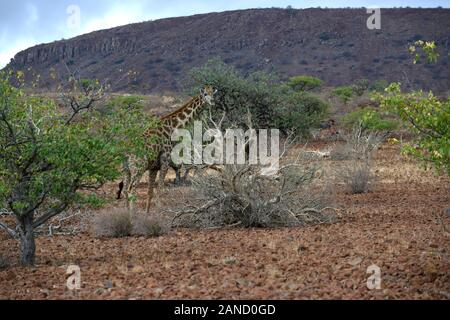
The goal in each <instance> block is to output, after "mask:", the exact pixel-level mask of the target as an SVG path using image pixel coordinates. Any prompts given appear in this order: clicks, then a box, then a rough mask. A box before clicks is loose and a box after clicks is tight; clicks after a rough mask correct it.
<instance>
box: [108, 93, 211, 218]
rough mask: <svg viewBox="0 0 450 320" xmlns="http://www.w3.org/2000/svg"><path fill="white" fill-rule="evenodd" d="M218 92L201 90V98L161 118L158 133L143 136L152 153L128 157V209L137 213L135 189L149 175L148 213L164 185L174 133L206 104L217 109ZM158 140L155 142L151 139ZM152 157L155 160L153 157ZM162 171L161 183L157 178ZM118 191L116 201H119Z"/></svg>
mask: <svg viewBox="0 0 450 320" xmlns="http://www.w3.org/2000/svg"><path fill="white" fill-rule="evenodd" d="M215 92H216V91H215V90H213V88H212V87H211V86H206V87H205V88H204V89H202V90H201V94H200V95H198V96H196V97H193V98H191V99H190V100H189V101H188V102H187V103H185V104H184V105H183V106H182V107H181V108H179V109H178V110H176V111H174V112H172V113H170V114H168V115H166V116H164V117H162V118H161V125H160V126H159V127H158V128H157V129H148V130H146V131H145V132H144V137H145V138H146V139H145V140H146V143H147V144H146V149H147V150H149V152H148V155H147V156H145V157H141V158H140V157H136V156H134V155H129V156H128V157H127V159H126V161H125V163H124V167H123V169H124V173H125V176H124V180H123V182H121V186H119V188H120V187H122V188H123V191H124V194H125V199H126V201H127V205H128V209H129V210H130V211H132V210H134V202H135V200H136V188H137V187H138V184H139V182H140V180H141V178H142V176H143V175H144V173H145V172H146V171H148V172H149V173H148V182H147V203H146V211H147V212H149V210H150V206H151V201H152V198H153V196H154V189H155V187H156V186H157V185H158V188H159V189H161V188H162V187H163V185H164V178H165V177H166V174H167V171H168V169H169V166H170V153H171V151H172V147H173V143H172V141H171V136H172V133H173V131H174V130H175V129H182V128H184V127H186V126H187V125H188V124H189V123H191V122H192V121H193V120H194V119H195V117H196V116H197V115H198V113H199V111H200V110H201V109H202V107H203V106H204V105H205V104H209V105H214V102H213V95H214V93H215ZM154 136H156V141H152V137H154ZM150 154H153V157H151V156H150ZM158 171H159V181H158V183H157V182H156V177H157V174H158ZM122 188H120V189H119V192H118V195H117V197H118V198H120V194H121V190H122Z"/></svg>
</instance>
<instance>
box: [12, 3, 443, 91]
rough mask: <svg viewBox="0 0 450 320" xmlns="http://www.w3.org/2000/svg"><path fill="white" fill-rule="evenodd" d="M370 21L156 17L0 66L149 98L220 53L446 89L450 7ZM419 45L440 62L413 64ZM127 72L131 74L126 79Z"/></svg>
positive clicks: (317, 12)
mask: <svg viewBox="0 0 450 320" xmlns="http://www.w3.org/2000/svg"><path fill="white" fill-rule="evenodd" d="M368 17H369V14H367V13H366V9H364V8H360V9H320V8H316V9H304V10H296V9H276V8H272V9H249V10H239V11H228V12H221V13H208V14H201V15H194V16H188V17H177V18H169V19H161V20H156V21H148V22H143V23H137V24H130V25H126V26H121V27H116V28H112V29H108V30H101V31H96V32H92V33H89V34H85V35H81V36H78V37H75V38H72V39H69V40H61V41H55V42H53V43H49V44H41V45H37V46H35V47H32V48H29V49H27V50H24V51H22V52H20V53H18V54H17V55H16V56H15V57H14V59H13V60H11V63H10V64H9V65H8V66H7V67H6V68H7V69H13V70H25V69H27V68H29V67H32V68H33V69H34V70H36V71H37V72H39V73H40V74H41V76H42V81H41V85H42V86H44V87H46V88H51V87H52V86H53V85H54V83H53V80H52V79H51V77H50V74H49V73H50V72H49V70H50V69H51V68H54V69H56V70H57V71H58V73H60V74H64V73H65V72H66V70H67V69H66V67H65V65H67V66H69V68H70V69H76V70H78V71H79V72H80V73H81V75H82V76H83V77H89V78H99V79H111V84H112V89H113V90H114V91H139V92H142V93H151V92H165V91H174V90H179V89H180V88H182V83H183V81H182V80H183V77H185V76H186V73H187V71H188V70H190V69H191V68H192V67H195V66H200V65H202V64H203V63H205V62H206V61H207V60H209V59H211V58H214V57H220V58H221V59H222V60H223V61H225V62H226V63H229V64H232V65H234V66H236V67H237V68H238V69H240V70H241V71H242V72H244V73H246V72H250V71H255V70H266V71H275V72H277V73H278V74H279V75H280V77H281V78H282V79H285V78H287V77H289V76H293V75H298V74H308V75H313V76H317V77H320V78H321V79H323V80H324V81H325V82H326V84H327V85H332V86H335V85H343V84H348V83H351V82H353V81H355V80H358V79H362V78H366V79H370V80H372V81H374V80H380V79H384V80H387V81H401V82H402V83H403V84H404V85H405V86H406V87H407V88H410V89H417V88H423V89H433V90H435V91H440V92H444V91H447V90H449V89H450V77H449V63H450V61H449V58H447V57H446V53H445V52H449V48H448V46H449V42H450V41H449V40H450V32H449V31H450V9H408V8H404V9H402V8H401V9H381V29H380V30H369V29H368V28H367V26H366V21H367V19H368ZM419 39H424V40H435V41H437V43H438V45H439V46H440V48H442V50H443V51H442V54H441V57H442V59H440V61H439V63H437V64H433V65H428V64H426V63H425V62H423V63H421V64H418V65H413V64H412V63H411V57H410V56H409V54H408V50H407V49H408V45H409V44H410V43H412V42H413V41H415V40H419ZM129 70H133V71H137V75H136V77H135V78H134V79H132V80H131V81H129V80H127V79H128V78H127V77H126V76H124V75H125V74H126V72H127V71H129ZM119 79H121V80H122V81H119Z"/></svg>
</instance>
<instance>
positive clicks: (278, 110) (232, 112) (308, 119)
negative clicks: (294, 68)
mask: <svg viewBox="0 0 450 320" xmlns="http://www.w3.org/2000/svg"><path fill="white" fill-rule="evenodd" d="M317 80H318V79H317ZM204 84H211V85H213V86H214V87H216V88H217V89H218V92H217V94H216V96H215V99H214V100H215V107H214V108H213V109H214V110H213V112H214V115H215V116H216V117H220V116H221V115H222V114H223V111H225V112H226V113H227V120H226V121H225V122H224V123H223V125H224V126H225V127H226V126H239V127H241V128H246V127H247V126H248V125H249V124H248V120H247V119H248V115H249V113H250V114H251V118H252V126H253V127H254V128H274V127H276V128H279V129H281V130H285V131H287V130H290V129H294V130H295V131H296V132H297V133H299V134H305V133H307V132H308V130H309V129H310V128H311V126H313V125H315V124H317V123H318V122H319V121H320V120H321V119H322V118H323V117H324V116H325V114H326V109H327V105H326V103H324V102H323V101H321V100H320V99H319V98H317V97H314V96H312V95H309V94H302V93H301V92H298V91H295V90H294V89H293V87H292V82H290V83H289V82H288V83H282V82H280V81H279V80H278V79H277V78H276V77H275V76H273V75H271V74H267V73H262V72H257V73H252V74H250V75H248V76H246V77H244V76H242V75H241V74H239V73H238V72H237V70H236V69H235V68H233V67H232V66H229V65H226V64H225V63H223V62H222V61H220V60H217V59H215V60H211V61H209V62H208V63H207V64H205V65H204V66H203V67H200V68H195V69H193V70H192V71H191V72H190V80H189V81H188V82H187V86H188V88H189V93H190V94H196V92H198V90H200V88H201V87H202V86H203V85H204ZM290 84H291V85H290ZM294 87H295V86H294Z"/></svg>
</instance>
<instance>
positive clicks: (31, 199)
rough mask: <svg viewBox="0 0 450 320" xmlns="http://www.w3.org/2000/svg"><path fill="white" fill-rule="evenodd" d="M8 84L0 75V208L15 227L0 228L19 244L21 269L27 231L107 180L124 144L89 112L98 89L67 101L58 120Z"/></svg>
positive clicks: (117, 128) (31, 244)
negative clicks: (65, 108)
mask: <svg viewBox="0 0 450 320" xmlns="http://www.w3.org/2000/svg"><path fill="white" fill-rule="evenodd" d="M10 76H11V75H10V74H5V73H1V74H0V149H1V150H2V152H1V153H0V173H1V174H0V208H5V209H6V211H8V212H10V213H11V214H12V215H13V216H14V217H15V220H16V222H17V225H16V227H15V228H12V227H10V226H8V225H6V224H5V223H3V222H0V227H1V228H2V229H4V230H6V231H7V232H8V234H9V235H11V236H13V237H15V238H18V239H19V240H20V244H21V246H20V249H21V259H20V260H21V263H22V265H24V266H29V265H33V264H34V262H35V248H36V247H35V241H34V230H35V229H36V228H37V227H39V226H40V225H42V224H44V223H45V222H47V221H48V220H49V219H51V218H52V217H54V216H56V215H58V214H60V213H62V212H63V211H64V210H66V209H68V208H69V207H70V206H71V205H72V204H75V203H85V202H86V199H89V198H91V197H89V192H88V191H89V190H92V189H96V188H98V187H100V186H101V185H102V184H104V183H105V182H106V181H109V180H114V179H115V178H116V177H117V176H118V175H119V173H120V171H119V168H120V164H121V162H122V161H123V155H124V153H125V152H124V151H125V149H124V147H125V143H123V140H122V139H121V138H120V137H122V136H123V129H122V128H123V127H122V126H121V125H120V124H119V125H117V124H116V123H114V122H112V121H109V120H108V119H106V118H104V117H101V116H100V114H99V113H97V112H95V110H93V106H94V102H95V101H98V99H99V98H100V97H101V95H102V92H103V91H104V86H102V85H100V84H98V83H97V82H95V83H97V84H96V86H95V88H96V89H95V90H94V91H91V90H87V91H86V90H85V88H83V89H81V90H85V91H84V92H85V94H84V95H83V97H84V98H83V99H76V98H73V97H72V98H70V99H68V100H67V101H68V102H69V106H70V108H69V109H70V110H69V112H63V113H61V112H60V110H59V109H58V108H57V106H56V104H55V103H54V102H53V101H50V100H47V99H44V98H39V97H33V96H27V95H25V94H24V92H23V91H22V90H20V89H18V88H15V87H13V86H12V85H11V84H10V82H9V79H10ZM85 83H86V82H85ZM92 92H95V93H96V95H95V97H90V96H89V95H90V94H91V93H92ZM66 97H68V96H66ZM94 100H95V101H94ZM83 111H84V112H83ZM110 119H111V118H110Z"/></svg>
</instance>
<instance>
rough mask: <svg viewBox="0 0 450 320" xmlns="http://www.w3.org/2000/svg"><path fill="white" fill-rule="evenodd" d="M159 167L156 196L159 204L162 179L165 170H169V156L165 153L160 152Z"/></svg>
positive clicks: (161, 192)
mask: <svg viewBox="0 0 450 320" xmlns="http://www.w3.org/2000/svg"><path fill="white" fill-rule="evenodd" d="M160 164H161V165H160V168H159V180H158V197H157V204H158V206H161V196H162V194H163V190H164V179H165V178H166V175H167V171H168V170H169V165H170V163H169V158H168V157H167V155H166V154H162V155H161V158H160Z"/></svg>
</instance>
